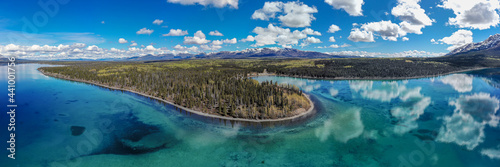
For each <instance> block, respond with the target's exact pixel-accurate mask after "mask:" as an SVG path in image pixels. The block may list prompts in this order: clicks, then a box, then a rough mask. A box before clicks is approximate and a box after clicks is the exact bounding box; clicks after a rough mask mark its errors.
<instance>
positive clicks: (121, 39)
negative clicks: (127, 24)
mask: <svg viewBox="0 0 500 167" xmlns="http://www.w3.org/2000/svg"><path fill="white" fill-rule="evenodd" d="M127 42H128V41H127V40H125V39H124V38H120V39H118V43H127Z"/></svg>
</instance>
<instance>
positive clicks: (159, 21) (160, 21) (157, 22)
mask: <svg viewBox="0 0 500 167" xmlns="http://www.w3.org/2000/svg"><path fill="white" fill-rule="evenodd" d="M162 23H163V20H160V19H156V20H155V21H153V24H156V25H160V24H162Z"/></svg>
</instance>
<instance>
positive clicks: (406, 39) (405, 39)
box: [401, 37, 410, 41]
mask: <svg viewBox="0 0 500 167" xmlns="http://www.w3.org/2000/svg"><path fill="white" fill-rule="evenodd" d="M401 40H403V41H408V40H410V38H408V37H403V38H401Z"/></svg>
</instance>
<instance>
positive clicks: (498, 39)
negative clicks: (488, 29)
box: [445, 34, 500, 56]
mask: <svg viewBox="0 0 500 167" xmlns="http://www.w3.org/2000/svg"><path fill="white" fill-rule="evenodd" d="M499 51H500V34H495V35H492V36H490V37H489V38H488V39H486V40H484V41H482V42H478V43H469V44H466V45H463V46H461V47H458V48H456V49H454V50H452V51H451V52H450V53H448V54H446V55H445V56H454V55H462V54H468V53H483V54H487V55H491V54H494V55H498V52H499Z"/></svg>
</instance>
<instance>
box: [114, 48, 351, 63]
mask: <svg viewBox="0 0 500 167" xmlns="http://www.w3.org/2000/svg"><path fill="white" fill-rule="evenodd" d="M349 57H357V56H339V55H330V54H326V53H321V52H314V51H301V50H298V49H289V48H284V49H282V48H252V49H245V50H242V51H221V52H215V53H200V54H177V55H174V54H160V55H150V54H149V55H145V56H136V57H129V58H122V59H114V61H161V60H179V59H251V58H307V59H316V58H349Z"/></svg>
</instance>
